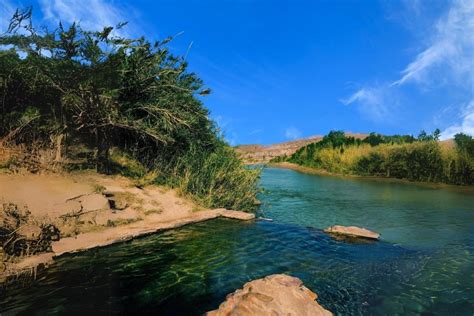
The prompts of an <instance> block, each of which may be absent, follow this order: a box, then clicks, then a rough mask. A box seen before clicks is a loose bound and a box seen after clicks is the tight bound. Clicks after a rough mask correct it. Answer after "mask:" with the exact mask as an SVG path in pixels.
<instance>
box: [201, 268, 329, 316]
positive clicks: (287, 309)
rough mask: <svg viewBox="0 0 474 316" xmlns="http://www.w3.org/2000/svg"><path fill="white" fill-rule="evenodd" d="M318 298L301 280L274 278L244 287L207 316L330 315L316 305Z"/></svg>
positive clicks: (269, 277)
mask: <svg viewBox="0 0 474 316" xmlns="http://www.w3.org/2000/svg"><path fill="white" fill-rule="evenodd" d="M317 298H318V296H317V295H316V293H314V292H312V291H311V290H310V289H308V288H307V287H305V286H304V285H303V282H302V281H301V280H300V279H298V278H295V277H292V276H289V275H284V274H274V275H270V276H267V277H265V278H263V279H258V280H254V281H251V282H248V283H246V284H245V285H244V287H243V289H239V290H237V291H235V292H234V293H232V294H229V295H228V296H227V298H226V300H225V302H224V303H222V304H221V305H220V306H219V309H217V310H214V311H211V312H208V313H207V314H206V315H208V316H227V315H229V316H230V315H234V316H246V315H249V316H251V315H252V316H253V315H262V316H264V315H269V316H270V315H271V316H274V315H285V316H287V315H293V316H304V315H312V316H318V315H324V316H327V315H332V313H331V312H329V311H328V310H326V309H324V308H323V307H322V306H321V305H319V304H318V303H317V302H316V301H315V300H316V299H317Z"/></svg>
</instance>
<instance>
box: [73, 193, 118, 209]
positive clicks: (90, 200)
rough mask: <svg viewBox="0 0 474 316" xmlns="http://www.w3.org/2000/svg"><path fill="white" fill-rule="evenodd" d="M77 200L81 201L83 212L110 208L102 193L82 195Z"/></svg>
mask: <svg viewBox="0 0 474 316" xmlns="http://www.w3.org/2000/svg"><path fill="white" fill-rule="evenodd" d="M79 201H80V202H81V205H82V211H83V212H87V211H96V210H108V209H110V206H109V200H107V199H106V198H105V197H104V196H103V195H102V194H88V195H84V196H82V197H81V198H80V199H79Z"/></svg>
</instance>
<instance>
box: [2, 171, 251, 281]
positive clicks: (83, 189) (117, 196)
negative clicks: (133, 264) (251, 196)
mask: <svg viewBox="0 0 474 316" xmlns="http://www.w3.org/2000/svg"><path fill="white" fill-rule="evenodd" d="M0 203H1V204H4V203H13V204H15V205H17V206H18V208H27V209H28V210H29V212H31V214H30V216H31V217H32V218H33V219H34V222H35V223H38V224H40V223H52V224H54V225H55V226H56V227H57V228H58V229H59V230H60V237H61V238H60V240H58V241H53V242H52V243H51V251H50V252H44V253H40V254H34V255H31V256H26V257H21V258H13V259H12V257H11V256H10V257H9V259H8V261H7V260H2V262H3V271H2V274H1V277H0V281H2V279H3V281H4V280H6V279H8V278H10V277H12V276H15V275H18V274H22V273H24V272H35V271H36V267H39V266H40V267H44V266H47V265H49V264H51V263H52V262H54V258H56V257H59V256H62V255H65V254H69V253H74V252H79V251H85V250H88V249H92V248H96V247H103V246H108V245H111V244H115V243H118V242H123V241H127V240H130V239H133V238H135V237H138V236H144V235H147V234H152V233H156V232H159V231H163V230H167V229H173V228H177V227H181V226H184V225H188V224H191V223H196V222H201V221H205V220H210V219H214V218H217V217H226V218H233V219H239V220H251V219H253V218H254V214H251V213H245V212H239V211H231V210H225V209H205V208H202V207H200V206H198V205H197V204H195V203H194V202H193V201H191V200H190V199H187V198H184V197H181V196H180V195H179V194H178V192H176V191H175V190H171V189H167V188H164V187H159V186H152V185H149V186H145V187H142V188H138V187H136V186H135V185H134V182H133V181H131V180H130V179H127V178H124V177H120V176H104V175H99V174H96V173H94V172H86V173H83V172H82V173H72V174H64V175H58V174H51V175H32V174H26V175H9V174H3V175H0Z"/></svg>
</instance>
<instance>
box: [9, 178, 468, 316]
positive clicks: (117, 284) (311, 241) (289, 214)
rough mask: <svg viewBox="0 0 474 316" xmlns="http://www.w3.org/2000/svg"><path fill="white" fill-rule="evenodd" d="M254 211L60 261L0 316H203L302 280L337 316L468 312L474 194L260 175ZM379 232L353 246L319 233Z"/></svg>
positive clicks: (12, 296)
mask: <svg viewBox="0 0 474 316" xmlns="http://www.w3.org/2000/svg"><path fill="white" fill-rule="evenodd" d="M262 185H263V187H264V188H266V189H267V191H268V193H267V194H265V195H263V196H262V197H261V199H262V200H263V201H264V204H263V206H262V213H263V214H264V215H265V216H266V217H270V218H273V219H274V221H273V222H262V221H259V222H252V223H243V222H236V221H232V220H214V221H209V222H206V223H200V224H197V225H193V226H188V227H184V228H181V229H178V230H174V231H169V232H166V233H164V234H159V235H154V236H149V237H146V238H142V239H137V240H134V241H131V242H128V243H124V244H120V245H115V246H112V247H107V248H103V249H98V250H94V251H89V252H87V253H83V254H80V255H75V256H70V257H65V258H62V259H60V260H59V261H58V262H57V263H56V264H55V265H53V266H52V267H51V268H50V269H48V270H47V271H46V272H45V273H42V274H40V275H39V276H38V278H37V280H35V281H33V282H32V283H30V284H29V286H28V287H23V288H22V287H14V288H8V289H6V291H4V293H2V295H1V298H0V313H1V314H2V315H4V314H5V315H9V314H25V315H35V314H36V315H44V314H67V315H74V314H80V315H87V314H89V315H95V314H131V313H134V314H136V313H140V314H154V315H200V314H202V313H203V312H205V311H206V310H210V309H214V308H217V306H218V305H219V303H220V302H221V301H222V300H224V298H225V295H226V294H227V293H229V292H232V291H234V290H235V289H236V288H239V287H241V286H242V284H243V283H245V282H247V281H249V280H251V279H255V278H259V277H262V276H265V275H268V274H272V273H289V274H292V275H294V276H297V277H300V278H301V279H302V280H303V281H304V283H305V284H306V285H307V286H308V287H310V288H311V289H313V290H314V291H315V292H317V293H318V294H319V299H318V301H319V302H320V303H321V304H322V305H323V306H325V307H326V308H328V309H330V310H331V311H333V312H334V313H336V314H341V315H358V314H363V315H394V314H399V315H438V314H439V315H448V314H449V315H472V314H473V313H474V194H472V193H469V192H456V191H453V190H440V189H437V190H435V189H430V188H427V187H423V186H416V185H412V184H398V183H390V182H384V181H371V180H370V181H369V180H348V179H340V178H331V177H318V176H312V175H304V174H300V173H297V172H294V171H291V170H284V169H265V171H264V173H263V176H262ZM333 224H343V225H359V226H364V227H367V228H370V229H373V230H376V231H378V232H380V233H382V237H383V240H382V241H381V242H374V243H358V244H349V243H345V242H341V241H336V240H333V239H331V238H330V237H329V236H327V235H326V234H324V233H323V232H322V231H321V229H322V228H325V227H326V226H329V225H333Z"/></svg>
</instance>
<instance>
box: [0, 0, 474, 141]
mask: <svg viewBox="0 0 474 316" xmlns="http://www.w3.org/2000/svg"><path fill="white" fill-rule="evenodd" d="M27 6H33V14H34V17H35V18H34V19H35V23H36V24H37V25H45V26H47V27H49V28H54V27H55V26H56V25H57V23H58V21H60V20H61V21H63V22H65V23H71V22H73V21H79V22H80V24H81V26H82V27H83V28H85V29H100V28H102V27H103V26H108V25H116V24H118V23H119V22H123V21H128V25H127V26H126V28H125V29H123V30H120V32H121V33H122V34H120V35H126V36H132V37H138V36H142V35H143V36H145V37H147V38H149V39H151V40H159V39H164V38H166V37H168V36H170V35H176V36H175V38H174V40H173V41H172V42H171V43H170V44H169V46H170V49H171V51H172V52H173V53H175V54H178V55H183V56H184V55H185V56H186V60H187V61H188V62H189V69H190V71H193V72H196V73H197V74H198V75H199V76H200V77H201V78H202V79H203V80H204V82H205V84H206V86H207V87H209V88H211V90H212V94H211V95H209V96H206V97H204V98H203V99H202V100H203V102H204V104H205V106H206V107H207V108H208V109H209V110H210V113H211V114H210V115H211V117H212V119H213V120H215V121H216V123H217V124H218V126H219V128H220V129H221V131H222V132H223V134H224V136H225V138H226V139H227V140H228V142H229V143H230V144H231V145H238V144H250V143H260V144H271V143H277V142H282V141H287V140H292V139H297V138H301V137H309V136H312V135H322V134H326V133H328V132H329V131H331V130H344V131H348V132H360V133H367V132H372V131H375V132H379V133H382V134H413V135H417V134H418V133H419V132H420V131H421V130H426V131H428V132H432V131H434V129H436V128H439V129H440V130H441V131H442V134H441V135H442V138H443V139H447V138H450V137H452V136H453V135H454V134H456V133H459V132H464V133H467V134H470V135H474V1H472V0H453V1H443V0H433V1H421V0H412V1H408V0H399V1H388V0H370V1H369V0H367V1H362V0H360V1H355V0H346V1H341V0H325V1H309V0H307V1H300V0H286V1H280V0H259V1H257V0H234V1H231V0H199V1H197V0H181V1H172V0H138V1H131V0H130V1H125V0H121V1H119V0H115V1H111V0H90V1H88V0H49V1H48V0H35V1H28V0H2V2H1V3H0V33H3V32H4V31H5V30H6V28H7V26H8V20H9V18H10V16H11V15H12V13H13V12H14V10H15V9H16V8H25V7H27Z"/></svg>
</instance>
